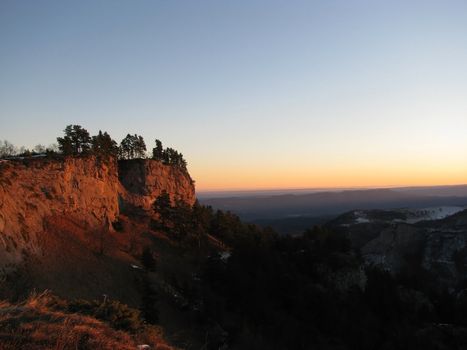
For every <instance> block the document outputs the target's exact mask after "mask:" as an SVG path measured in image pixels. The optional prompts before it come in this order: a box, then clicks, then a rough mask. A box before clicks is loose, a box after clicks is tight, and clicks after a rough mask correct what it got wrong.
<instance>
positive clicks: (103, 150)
mask: <svg viewBox="0 0 467 350" xmlns="http://www.w3.org/2000/svg"><path fill="white" fill-rule="evenodd" d="M91 144H92V153H93V154H95V155H96V156H100V157H117V155H118V145H117V142H115V141H114V140H112V138H111V137H110V135H109V134H108V133H107V132H104V133H102V131H100V130H99V134H97V135H96V136H93V137H92V141H91Z"/></svg>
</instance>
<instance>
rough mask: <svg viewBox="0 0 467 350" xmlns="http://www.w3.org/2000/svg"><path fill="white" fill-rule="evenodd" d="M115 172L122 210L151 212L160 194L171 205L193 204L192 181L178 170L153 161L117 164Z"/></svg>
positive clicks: (135, 160)
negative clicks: (177, 203) (164, 193)
mask: <svg viewBox="0 0 467 350" xmlns="http://www.w3.org/2000/svg"><path fill="white" fill-rule="evenodd" d="M118 168H119V179H120V183H121V185H122V188H121V190H120V197H121V199H122V204H123V206H128V205H130V206H132V207H137V208H142V209H144V210H150V208H151V205H152V203H153V202H154V200H155V199H156V198H157V197H158V196H159V195H160V194H161V193H162V192H163V191H166V192H167V193H168V194H169V195H170V198H171V199H172V201H175V200H182V201H184V202H186V203H188V204H190V205H193V204H194V202H195V200H196V197H195V187H194V182H193V180H192V179H191V177H190V175H189V174H188V173H187V172H186V171H184V170H182V169H180V168H178V167H174V166H170V165H165V164H162V163H161V162H159V161H155V160H143V159H133V160H123V161H119V163H118Z"/></svg>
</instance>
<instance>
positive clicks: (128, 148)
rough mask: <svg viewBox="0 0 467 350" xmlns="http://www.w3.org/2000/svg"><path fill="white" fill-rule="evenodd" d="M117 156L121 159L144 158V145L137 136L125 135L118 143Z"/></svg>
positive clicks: (142, 140) (140, 137) (142, 139)
mask: <svg viewBox="0 0 467 350" xmlns="http://www.w3.org/2000/svg"><path fill="white" fill-rule="evenodd" d="M119 155H120V158H121V159H134V158H146V143H145V142H144V138H143V137H142V136H139V135H136V134H134V135H130V134H128V135H126V136H125V138H124V139H123V140H122V142H121V143H120V147H119Z"/></svg>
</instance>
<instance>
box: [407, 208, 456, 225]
mask: <svg viewBox="0 0 467 350" xmlns="http://www.w3.org/2000/svg"><path fill="white" fill-rule="evenodd" d="M464 209H465V208H464V207H454V206H441V207H433V208H422V209H411V210H410V211H409V214H410V217H409V218H408V219H407V222H408V223H416V222H419V221H424V220H441V219H444V218H447V217H448V216H451V215H454V214H457V213H458V212H460V211H462V210H464Z"/></svg>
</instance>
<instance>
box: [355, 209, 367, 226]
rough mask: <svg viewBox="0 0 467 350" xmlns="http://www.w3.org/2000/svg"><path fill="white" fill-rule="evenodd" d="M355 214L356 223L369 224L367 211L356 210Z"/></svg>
mask: <svg viewBox="0 0 467 350" xmlns="http://www.w3.org/2000/svg"><path fill="white" fill-rule="evenodd" d="M353 214H354V216H355V223H356V224H368V223H369V222H370V220H369V219H368V216H367V215H366V213H364V212H362V211H354V213H353Z"/></svg>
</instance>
